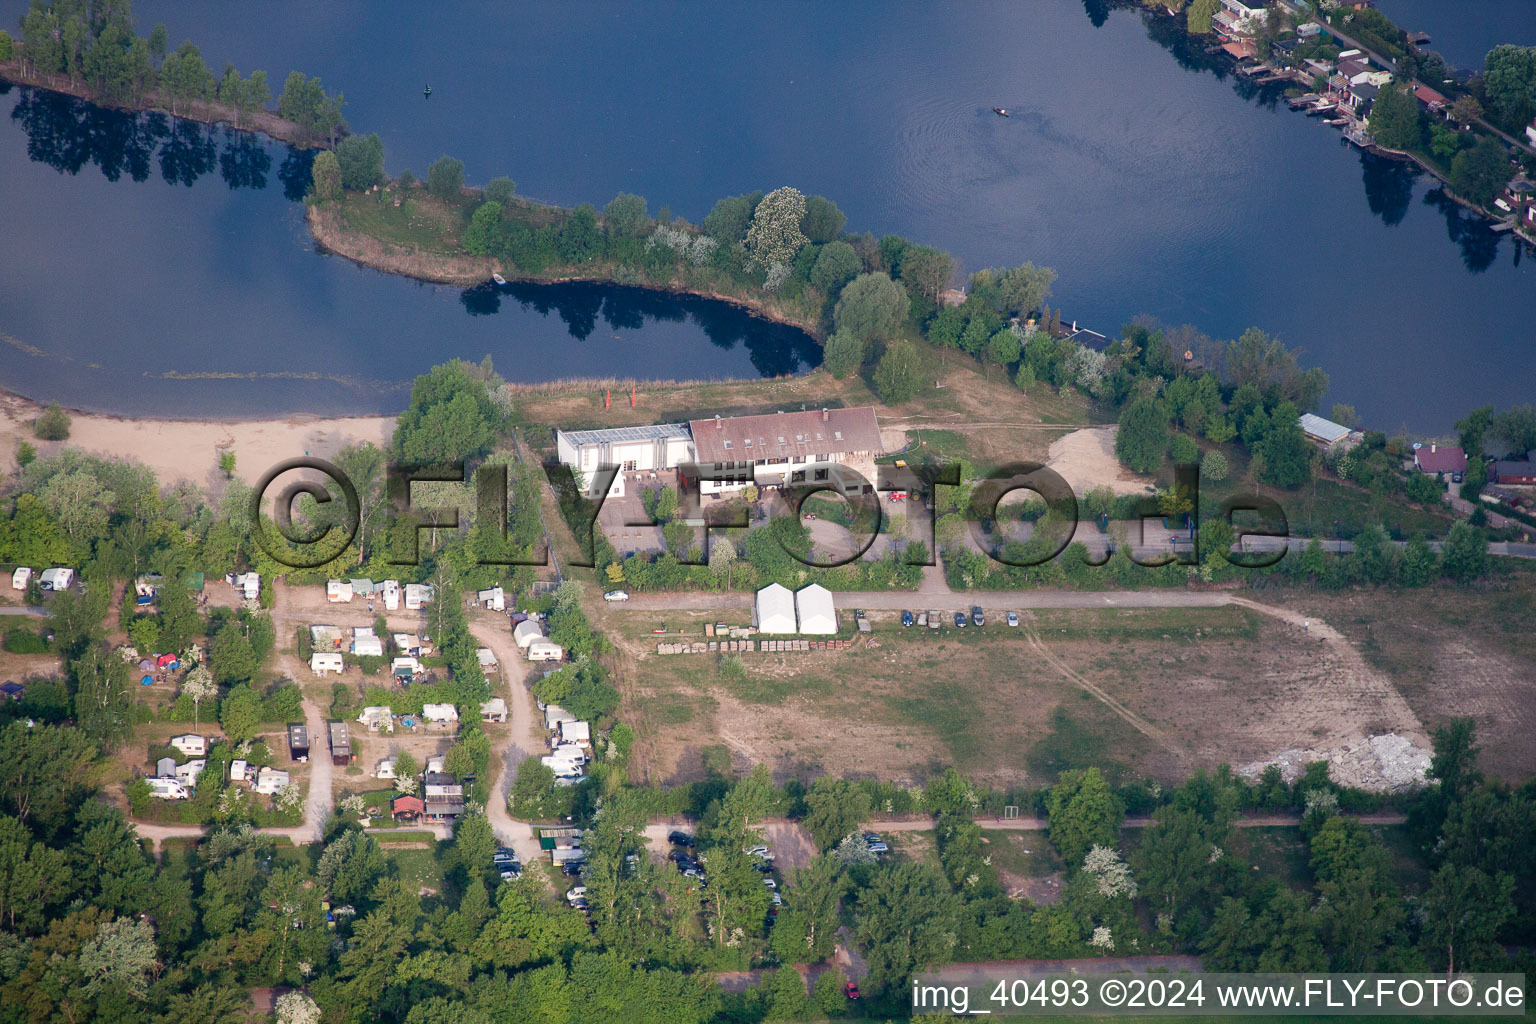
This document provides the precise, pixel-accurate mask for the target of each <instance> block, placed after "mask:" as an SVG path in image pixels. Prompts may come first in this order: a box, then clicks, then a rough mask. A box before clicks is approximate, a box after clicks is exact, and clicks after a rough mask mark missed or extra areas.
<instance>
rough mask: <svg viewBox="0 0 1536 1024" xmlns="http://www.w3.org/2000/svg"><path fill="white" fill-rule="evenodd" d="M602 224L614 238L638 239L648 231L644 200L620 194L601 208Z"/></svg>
mask: <svg viewBox="0 0 1536 1024" xmlns="http://www.w3.org/2000/svg"><path fill="white" fill-rule="evenodd" d="M603 224H604V226H605V227H606V228H607V229H608V233H609V234H610V235H612V236H613V237H614V238H639V237H640V236H641V235H643V234H645V233H646V232H647V231H648V230H650V226H651V219H650V218H649V217H648V216H646V213H645V198H644V197H643V196H636V195H630V194H629V193H628V192H620V193H619V194H618V195H616V196H614V197H613V199H612V200H610V201H609V203H608V205H607V206H605V207H603Z"/></svg>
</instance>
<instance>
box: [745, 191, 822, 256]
mask: <svg viewBox="0 0 1536 1024" xmlns="http://www.w3.org/2000/svg"><path fill="white" fill-rule="evenodd" d="M804 216H805V196H803V195H801V194H800V192H799V190H797V189H793V188H790V187H789V186H787V185H786V186H785V187H783V188H776V189H774V190H773V191H772V192H770V193H768V194H767V195H766V196H764V197H763V201H762V202H760V203H758V204H757V209H756V210H754V211H753V212H752V226H751V227H749V228H748V229H747V242H746V244H747V254H748V255H749V256H751V257H752V261H753V262H754V263H755V264H756V265H757V266H758V267H759V268H762V269H764V270H766V269H768V268H769V267H772V266H773V265H774V264H775V263H783V264H790V263H793V262H794V261H795V254H796V253H798V252H799V251H800V250H801V249H802V248H804V247H805V244H806V241H807V239H806V237H805V235H804V234H802V233H801V231H800V219H801V218H802V217H804Z"/></svg>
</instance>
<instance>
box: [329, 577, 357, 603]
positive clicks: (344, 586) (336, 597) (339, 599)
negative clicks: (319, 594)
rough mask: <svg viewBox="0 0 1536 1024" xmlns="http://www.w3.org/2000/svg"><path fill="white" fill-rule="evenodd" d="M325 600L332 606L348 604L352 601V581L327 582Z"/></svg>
mask: <svg viewBox="0 0 1536 1024" xmlns="http://www.w3.org/2000/svg"><path fill="white" fill-rule="evenodd" d="M325 599H326V600H327V601H329V602H331V603H332V604H346V603H348V602H350V601H351V600H352V581H351V580H326V581H325Z"/></svg>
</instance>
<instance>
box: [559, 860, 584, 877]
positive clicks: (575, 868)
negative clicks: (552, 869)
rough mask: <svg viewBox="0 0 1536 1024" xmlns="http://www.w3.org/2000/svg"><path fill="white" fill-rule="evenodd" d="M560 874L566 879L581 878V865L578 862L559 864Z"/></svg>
mask: <svg viewBox="0 0 1536 1024" xmlns="http://www.w3.org/2000/svg"><path fill="white" fill-rule="evenodd" d="M560 873H561V874H562V875H564V876H565V877H567V878H580V877H581V864H580V863H579V862H572V863H569V864H561V865H560Z"/></svg>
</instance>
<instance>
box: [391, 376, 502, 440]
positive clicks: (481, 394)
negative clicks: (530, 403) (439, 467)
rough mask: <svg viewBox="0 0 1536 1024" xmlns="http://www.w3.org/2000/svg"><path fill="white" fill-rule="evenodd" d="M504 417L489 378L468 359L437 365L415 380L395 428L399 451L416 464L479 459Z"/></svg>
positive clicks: (496, 432) (493, 437) (498, 429)
mask: <svg viewBox="0 0 1536 1024" xmlns="http://www.w3.org/2000/svg"><path fill="white" fill-rule="evenodd" d="M501 419H502V418H501V414H500V412H499V411H498V410H497V408H496V405H495V403H494V402H492V401H491V397H490V394H489V393H488V392H487V391H486V387H485V383H484V382H483V381H480V380H477V379H475V378H474V377H471V376H470V375H469V374H468V373H467V372H466V371H465V368H464V364H463V363H462V362H460V361H458V360H452V361H450V362H447V363H443V364H441V365H439V366H434V367H433V368H432V369H431V370H429V371H427V372H426V373H425V374H423V375H422V376H420V377H417V378H416V381H415V383H414V384H412V385H411V404H410V406H409V407H408V408H407V409H406V410H405V412H403V413H401V414H400V419H399V423H398V425H397V426H396V428H395V440H394V445H395V455H396V457H397V458H398V459H399V460H400V461H402V462H407V463H412V464H415V465H429V464H433V463H444V462H452V461H454V460H456V459H472V458H476V457H478V456H480V455H484V454H485V453H486V452H487V451H489V450H490V448H491V445H492V444H493V443H494V442H495V440H496V436H497V434H498V433H499V432H500V429H501Z"/></svg>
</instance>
